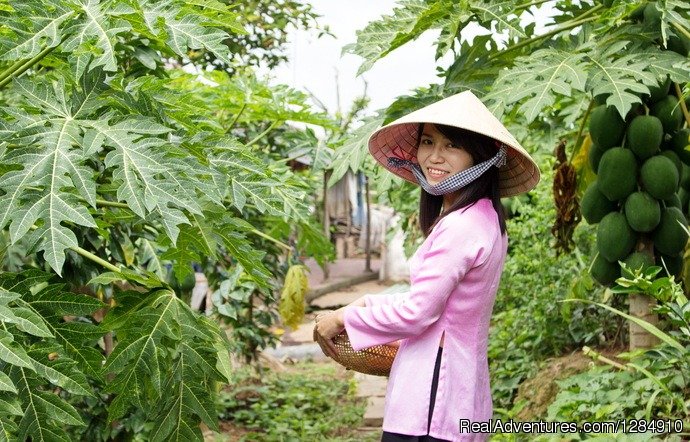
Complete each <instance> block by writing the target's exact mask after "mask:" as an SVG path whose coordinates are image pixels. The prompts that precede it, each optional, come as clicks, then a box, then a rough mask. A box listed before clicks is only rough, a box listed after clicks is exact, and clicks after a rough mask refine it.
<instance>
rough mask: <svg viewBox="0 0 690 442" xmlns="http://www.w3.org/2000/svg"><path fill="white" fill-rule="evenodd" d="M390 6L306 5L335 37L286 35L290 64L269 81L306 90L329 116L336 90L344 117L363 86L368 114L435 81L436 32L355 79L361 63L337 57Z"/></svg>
mask: <svg viewBox="0 0 690 442" xmlns="http://www.w3.org/2000/svg"><path fill="white" fill-rule="evenodd" d="M395 3H396V2H395V0H376V1H371V0H348V1H333V0H311V1H310V4H312V5H313V9H314V11H315V12H316V13H318V14H320V15H321V16H322V17H321V18H319V20H318V21H319V24H321V25H322V26H326V25H327V26H328V27H329V28H330V31H331V33H333V34H334V35H335V38H334V37H329V36H323V37H321V38H317V33H316V32H306V31H295V30H293V31H291V32H290V34H289V47H288V57H289V59H290V61H289V62H288V63H287V64H284V65H282V66H280V67H279V68H277V69H273V70H272V71H271V72H270V73H269V75H270V76H272V77H273V79H272V82H273V83H283V84H288V85H290V86H292V87H295V88H297V89H300V90H303V91H305V92H307V90H308V91H309V92H311V93H312V94H313V95H314V96H315V97H316V98H318V100H319V101H321V102H322V103H323V104H325V105H326V107H327V108H328V110H329V112H330V113H331V114H332V113H334V112H335V111H336V109H338V93H337V90H339V91H340V94H339V95H340V110H341V111H343V112H345V111H347V110H348V109H349V107H350V104H351V103H352V101H353V99H355V98H356V97H358V96H361V95H362V94H363V92H364V82H365V81H366V82H367V96H368V97H369V98H370V99H371V103H370V106H369V110H370V111H373V110H377V109H380V108H385V107H388V105H390V104H391V103H392V102H393V100H394V99H395V98H396V97H398V96H400V95H404V94H407V93H408V92H410V91H412V90H413V89H415V88H417V87H420V86H426V85H428V84H430V83H438V82H440V80H439V78H438V77H437V76H436V66H437V62H436V61H435V60H434V52H435V47H434V46H433V42H434V41H435V37H436V35H438V34H437V33H431V32H428V33H426V34H424V35H423V36H422V37H421V38H420V39H418V40H417V41H414V42H411V43H408V44H406V45H404V46H403V47H401V48H399V49H397V50H395V51H393V52H392V53H390V54H389V55H388V56H386V57H384V58H383V59H381V60H379V61H378V62H376V64H374V66H373V68H372V69H371V70H369V71H367V72H365V73H364V74H363V75H362V76H359V77H357V76H356V72H357V69H358V68H359V66H360V64H361V62H362V59H361V58H360V57H358V56H356V55H352V54H345V55H344V56H342V57H341V52H342V47H343V46H345V45H346V44H348V43H354V42H355V41H356V39H357V37H356V34H355V32H356V31H357V30H359V29H362V28H364V27H365V26H366V25H367V23H369V22H370V21H373V20H376V19H379V18H380V17H381V16H382V15H384V14H385V15H388V14H391V13H392V11H393V7H394V5H395ZM439 64H440V65H442V66H448V65H449V64H450V59H449V58H448V59H446V60H441V61H440V63H439ZM264 74H266V73H265V72H264ZM336 77H337V82H336ZM336 84H337V85H338V86H339V87H336Z"/></svg>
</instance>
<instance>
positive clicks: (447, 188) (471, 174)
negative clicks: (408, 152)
mask: <svg viewBox="0 0 690 442" xmlns="http://www.w3.org/2000/svg"><path fill="white" fill-rule="evenodd" d="M505 164H506V148H505V147H503V146H501V148H500V149H498V152H497V153H496V155H494V156H493V157H492V158H490V159H488V160H486V161H482V162H481V163H479V164H477V165H474V166H472V167H470V168H468V169H465V170H462V171H460V172H458V173H456V174H454V175H451V176H449V177H448V178H446V179H444V180H443V181H441V182H440V183H438V184H435V185H431V184H429V182H428V181H427V179H426V177H425V176H424V172H422V168H421V167H420V165H419V164H417V163H413V162H412V161H409V160H403V159H402V158H393V157H389V158H388V166H389V167H395V168H401V167H405V168H407V169H409V170H410V171H411V172H412V174H413V175H414V176H415V178H417V182H418V183H419V185H420V186H422V188H423V189H424V190H426V191H427V192H429V193H430V194H432V195H445V194H447V193H451V192H455V191H456V190H458V189H462V188H463V187H465V186H467V185H468V184H470V183H471V182H472V181H474V180H476V179H477V178H479V177H480V176H482V174H483V173H484V172H486V171H487V170H489V168H490V167H491V166H496V167H502V166H505Z"/></svg>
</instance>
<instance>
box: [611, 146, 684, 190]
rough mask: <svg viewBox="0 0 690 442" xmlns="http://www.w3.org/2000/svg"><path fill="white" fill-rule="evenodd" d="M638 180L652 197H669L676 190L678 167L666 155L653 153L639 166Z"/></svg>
mask: <svg viewBox="0 0 690 442" xmlns="http://www.w3.org/2000/svg"><path fill="white" fill-rule="evenodd" d="M603 161H604V159H603V158H602V162H603ZM640 181H641V182H642V187H643V188H644V190H646V191H647V193H649V194H650V195H651V196H653V197H654V198H656V199H660V200H663V199H666V198H670V197H671V195H673V194H674V193H676V190H678V182H679V177H678V169H676V166H675V164H673V161H671V160H670V159H668V158H667V157H665V156H663V155H655V156H653V157H651V158H650V159H648V160H647V161H645V162H644V164H643V165H642V167H641V168H640Z"/></svg>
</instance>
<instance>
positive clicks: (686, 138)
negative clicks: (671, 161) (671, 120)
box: [669, 128, 690, 165]
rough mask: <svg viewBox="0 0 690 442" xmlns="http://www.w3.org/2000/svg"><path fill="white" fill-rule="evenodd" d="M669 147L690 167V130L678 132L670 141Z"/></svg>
mask: <svg viewBox="0 0 690 442" xmlns="http://www.w3.org/2000/svg"><path fill="white" fill-rule="evenodd" d="M669 147H670V149H671V150H672V151H674V152H675V153H676V155H678V158H680V160H681V161H682V162H684V163H685V164H688V165H690V128H685V129H681V130H678V131H676V132H675V133H674V134H673V136H672V137H671V141H669Z"/></svg>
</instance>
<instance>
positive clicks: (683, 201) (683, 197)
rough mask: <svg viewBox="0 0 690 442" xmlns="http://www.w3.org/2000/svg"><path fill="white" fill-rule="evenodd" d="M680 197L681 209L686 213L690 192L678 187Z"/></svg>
mask: <svg viewBox="0 0 690 442" xmlns="http://www.w3.org/2000/svg"><path fill="white" fill-rule="evenodd" d="M676 195H678V199H679V200H680V210H681V212H683V213H685V211H686V210H685V209H686V208H687V207H688V201H690V193H688V191H687V190H685V189H683V188H682V187H681V188H680V189H678V193H677V194H676Z"/></svg>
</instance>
